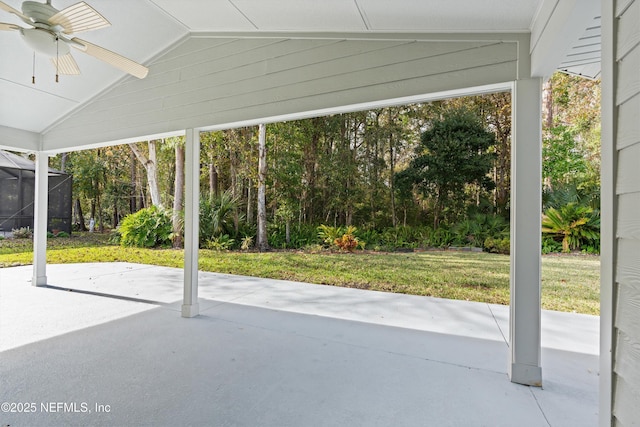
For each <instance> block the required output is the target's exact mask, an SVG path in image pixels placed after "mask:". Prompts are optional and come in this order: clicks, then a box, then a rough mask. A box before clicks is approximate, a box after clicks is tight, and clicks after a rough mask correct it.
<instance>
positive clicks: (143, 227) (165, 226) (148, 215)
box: [118, 206, 173, 248]
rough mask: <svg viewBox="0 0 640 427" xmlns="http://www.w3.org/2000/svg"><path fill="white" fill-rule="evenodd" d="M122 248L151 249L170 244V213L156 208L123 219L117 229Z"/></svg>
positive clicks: (140, 211) (152, 207) (142, 210)
mask: <svg viewBox="0 0 640 427" xmlns="http://www.w3.org/2000/svg"><path fill="white" fill-rule="evenodd" d="M118 232H119V233H120V244H121V245H122V246H137V247H142V248H151V247H155V246H164V245H169V244H171V238H172V237H173V233H172V225H171V213H170V212H169V211H166V210H164V209H162V208H159V207H157V206H151V207H149V208H145V209H141V210H139V211H138V212H136V213H133V214H131V215H127V216H126V217H124V219H123V220H122V222H120V226H119V227H118Z"/></svg>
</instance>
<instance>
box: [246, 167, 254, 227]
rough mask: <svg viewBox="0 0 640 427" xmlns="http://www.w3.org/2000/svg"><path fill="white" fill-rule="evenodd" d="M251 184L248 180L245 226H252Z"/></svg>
mask: <svg viewBox="0 0 640 427" xmlns="http://www.w3.org/2000/svg"><path fill="white" fill-rule="evenodd" d="M252 199H253V182H252V181H251V178H249V179H248V184H247V224H253V200H252Z"/></svg>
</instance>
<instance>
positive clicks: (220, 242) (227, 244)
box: [206, 234, 236, 251]
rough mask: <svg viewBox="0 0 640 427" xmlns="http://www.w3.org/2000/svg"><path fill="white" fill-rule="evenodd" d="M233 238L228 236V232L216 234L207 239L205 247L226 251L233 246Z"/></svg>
mask: <svg viewBox="0 0 640 427" xmlns="http://www.w3.org/2000/svg"><path fill="white" fill-rule="evenodd" d="M235 242H236V241H235V239H232V238H231V237H229V235H228V234H223V235H222V236H217V237H213V238H211V239H209V241H208V242H207V244H206V248H207V249H212V250H214V251H228V250H229V249H232V248H233V245H234V244H235Z"/></svg>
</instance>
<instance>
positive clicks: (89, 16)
mask: <svg viewBox="0 0 640 427" xmlns="http://www.w3.org/2000/svg"><path fill="white" fill-rule="evenodd" d="M0 9H2V10H4V11H6V12H9V13H12V14H14V15H16V16H17V17H18V18H20V19H21V20H22V21H23V22H25V23H26V24H27V25H29V26H31V27H32V28H23V27H21V26H19V25H14V24H7V23H3V22H0V30H4V31H11V30H15V31H19V32H20V34H21V35H22V38H23V39H24V41H25V42H26V43H27V45H29V46H30V47H31V48H32V49H33V50H34V51H36V52H39V53H42V54H44V55H47V56H49V57H50V58H51V60H52V62H53V65H54V66H55V67H56V71H57V72H59V73H60V74H68V75H73V74H80V69H79V68H78V64H77V63H76V61H75V59H74V58H73V56H71V52H70V51H71V49H70V48H71V47H74V48H76V49H78V50H80V51H81V52H84V53H86V54H87V55H90V56H93V57H94V58H97V59H100V60H102V61H104V62H106V63H107V64H109V65H111V66H113V67H116V68H119V69H120V70H122V71H125V72H127V73H129V74H131V75H133V76H136V77H138V78H139V79H143V78H145V77H146V76H147V73H148V72H149V69H148V68H147V67H145V66H143V65H140V64H138V63H137V62H134V61H132V60H130V59H128V58H125V57H124V56H122V55H119V54H117V53H115V52H112V51H110V50H107V49H105V48H103V47H100V46H97V45H95V44H92V43H89V42H88V41H86V40H82V39H79V38H78V37H75V36H74V34H76V33H80V32H83V31H90V30H96V29H98V28H104V27H108V26H110V25H111V23H110V22H109V21H107V20H106V19H105V18H104V17H103V16H102V15H100V14H99V13H98V12H96V10H95V9H93V8H92V7H91V6H89V5H88V4H87V3H85V2H80V3H76V4H74V5H71V6H69V7H67V8H66V9H63V10H57V9H55V8H54V7H53V6H51V0H46V3H40V2H37V1H25V2H24V3H22V11H19V10H17V9H14V8H13V7H11V6H9V5H8V4H6V3H4V2H2V1H0ZM56 81H57V75H56Z"/></svg>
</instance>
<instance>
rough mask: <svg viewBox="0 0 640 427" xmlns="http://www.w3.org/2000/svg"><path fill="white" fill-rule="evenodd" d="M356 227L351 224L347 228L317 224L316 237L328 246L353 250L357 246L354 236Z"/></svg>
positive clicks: (342, 249)
mask: <svg viewBox="0 0 640 427" xmlns="http://www.w3.org/2000/svg"><path fill="white" fill-rule="evenodd" d="M356 231H358V229H357V228H356V227H354V226H352V225H350V226H348V227H347V228H343V227H331V226H328V225H324V224H322V225H320V226H318V238H319V239H320V240H321V241H322V242H323V243H324V244H325V245H326V246H328V247H330V248H338V249H340V250H341V251H348V252H353V250H354V249H355V248H357V247H358V245H359V242H358V238H357V237H356V236H355V233H356Z"/></svg>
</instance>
